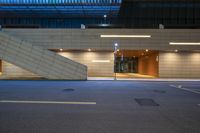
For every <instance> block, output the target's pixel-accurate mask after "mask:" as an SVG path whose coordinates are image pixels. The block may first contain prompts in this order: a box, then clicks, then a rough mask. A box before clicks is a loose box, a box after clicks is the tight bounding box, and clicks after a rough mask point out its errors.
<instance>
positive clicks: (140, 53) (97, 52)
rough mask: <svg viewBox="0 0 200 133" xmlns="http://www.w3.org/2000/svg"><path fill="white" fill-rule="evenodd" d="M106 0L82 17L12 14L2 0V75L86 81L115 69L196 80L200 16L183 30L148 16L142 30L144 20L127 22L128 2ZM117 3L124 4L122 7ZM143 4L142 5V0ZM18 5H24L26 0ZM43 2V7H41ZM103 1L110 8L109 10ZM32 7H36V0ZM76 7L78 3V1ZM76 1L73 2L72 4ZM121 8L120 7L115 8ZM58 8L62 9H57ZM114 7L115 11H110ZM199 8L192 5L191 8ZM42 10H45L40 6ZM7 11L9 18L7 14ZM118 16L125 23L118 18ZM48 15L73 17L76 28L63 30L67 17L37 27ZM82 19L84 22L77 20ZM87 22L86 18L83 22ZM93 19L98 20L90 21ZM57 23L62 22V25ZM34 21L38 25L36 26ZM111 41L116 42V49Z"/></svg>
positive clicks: (199, 75) (199, 62) (199, 59)
mask: <svg viewBox="0 0 200 133" xmlns="http://www.w3.org/2000/svg"><path fill="white" fill-rule="evenodd" d="M58 1H59V0H58ZM5 2H6V0H5ZM60 2H62V1H60ZM110 2H111V4H110V3H103V5H104V6H105V7H104V8H105V9H104V8H101V7H102V6H103V5H101V4H100V3H99V4H100V5H99V6H100V8H101V10H100V11H99V12H96V14H92V13H91V12H89V11H90V10H89V7H88V8H87V9H85V10H84V11H85V12H84V14H85V15H86V14H87V15H86V16H85V17H83V18H82V17H81V15H80V14H82V13H78V15H80V16H77V14H72V15H70V13H68V12H67V13H66V11H69V10H70V8H67V9H66V11H65V12H63V14H64V13H65V14H64V15H63V16H62V15H61V16H60V15H58V14H56V13H57V12H56V13H55V11H54V10H51V11H52V13H54V15H53V16H52V14H51V15H50V16H48V18H46V16H41V14H40V15H36V14H37V12H38V10H35V11H34V10H32V11H30V12H27V13H28V14H23V10H22V9H20V10H22V11H21V12H18V13H17V15H18V16H17V18H16V17H14V16H12V15H13V14H12V13H11V12H10V11H8V12H6V10H3V9H4V8H5V7H6V5H5V3H4V4H2V5H1V6H2V8H1V10H3V11H1V12H0V14H1V17H0V22H1V25H2V27H3V29H2V30H1V31H0V59H1V61H0V71H1V75H0V78H1V79H10V78H11V79H12V78H46V79H67V80H86V79H87V77H113V76H114V75H115V73H117V74H118V75H119V76H122V77H123V76H125V77H129V76H130V77H131V78H134V77H145V78H146V77H149V78H200V69H199V68H200V29H199V28H198V24H199V21H198V19H199V18H198V17H195V15H194V16H193V19H194V21H192V22H194V23H192V22H191V21H190V22H191V23H190V24H188V23H184V24H182V25H181V26H183V28H180V27H179V26H178V24H177V21H176V23H173V24H174V25H177V28H176V26H175V27H174V25H173V26H172V25H168V26H172V27H173V28H166V27H165V26H166V25H167V24H168V23H165V22H168V21H166V20H167V18H163V19H162V21H160V22H162V25H163V26H162V25H160V28H159V25H158V24H159V23H160V22H158V21H159V19H152V17H150V16H149V17H150V18H151V20H152V21H153V20H154V21H155V23H152V21H150V22H149V25H148V28H147V27H146V28H145V26H146V24H145V23H144V24H143V25H144V26H143V27H144V28H141V27H142V26H141V24H139V25H137V24H136V23H135V22H134V23H130V22H127V21H128V18H130V17H129V16H126V15H125V13H126V12H127V11H126V10H127V9H129V10H130V11H132V12H133V9H130V7H127V8H126V6H127V2H128V1H125V2H124V1H118V0H116V1H110ZM121 2H122V5H120V4H121ZM123 2H124V3H123ZM143 2H144V3H143V4H144V5H145V0H144V1H143ZM136 3H137V4H136ZM7 4H8V3H7ZM14 4H17V3H14ZM18 4H20V3H18ZM21 4H22V5H26V3H21ZM46 4H48V3H46ZM46 4H44V5H43V8H44V7H45V6H46ZM50 4H52V3H50ZM82 4H84V3H82ZM93 4H94V3H93ZM106 4H107V6H108V7H110V8H109V10H108V11H107V8H106ZM132 4H133V5H134V7H135V6H138V5H140V8H141V9H142V8H145V7H146V8H148V9H149V8H150V7H152V8H153V7H154V6H157V8H159V4H161V5H162V3H158V2H156V3H155V2H152V3H149V2H146V6H141V4H138V2H137V1H134V2H132ZM177 4H179V3H177V1H176V2H175V5H176V6H178V5H177ZM183 4H184V2H183V3H182V4H180V7H179V8H180V9H181V10H184V9H185V8H187V9H188V7H185V6H183ZM33 5H34V6H38V5H37V4H36V3H34V4H33ZM69 5H70V4H69ZM69 5H65V6H67V7H68V6H69ZM78 5H79V6H80V3H78ZM78 5H76V3H75V6H78ZM86 5H88V3H86ZM97 5H98V4H97ZM97 5H92V6H97ZM123 5H124V6H123ZM190 5H191V6H193V5H194V3H190ZM26 6H30V5H26ZM54 6H55V5H54ZM62 6H63V5H62ZM81 6H82V5H81ZM120 6H123V7H121V8H119V7H120ZM162 6H163V7H165V8H166V11H164V12H167V10H168V9H171V8H170V6H169V4H167V3H164V5H162ZM7 8H8V9H7V10H11V9H10V7H7ZM19 8H21V7H19ZM40 8H41V7H40ZM56 8H59V9H60V8H61V7H56ZM62 8H63V7H62ZM112 8H113V10H111V9H112ZM138 8H139V7H138ZM47 9H48V10H50V9H49V8H47ZM141 9H140V11H142V10H141ZM189 9H192V8H189ZM189 9H188V11H189V12H190V10H189ZM199 9H200V8H199V7H196V6H195V10H194V12H195V11H198V10H199ZM60 10H61V9H60ZM62 10H63V9H62ZM80 10H81V9H80ZM93 10H94V9H93ZM96 10H97V7H96ZM102 10H103V11H104V12H102ZM41 11H43V10H42V9H40V12H41ZM86 12H87V13H86ZM174 12H176V11H174ZM31 13H33V14H32V16H31V17H30V18H27V15H31ZM34 13H35V14H34ZM43 13H44V12H43ZM118 13H119V14H120V15H119V16H118V15H116V14H118ZM5 14H7V16H9V17H6V15H5ZM106 14H108V16H107V15H106ZM43 15H44V14H43ZM45 15H48V14H45ZM92 15H93V16H92ZM98 15H99V16H98ZM105 15H106V16H105ZM143 15H144V14H143ZM102 16H103V17H102ZM117 16H118V17H119V18H122V20H123V21H119V20H118V17H117ZM123 16H124V17H123ZM134 16H135V15H133V16H132V17H131V21H133V20H136V19H137V17H136V16H135V17H134ZM41 17H42V19H41ZM51 17H53V18H52V19H65V20H66V19H68V20H70V23H73V21H72V19H73V20H77V21H76V22H77V23H76V24H77V25H79V26H80V27H79V28H78V27H77V25H74V27H73V25H70V24H69V25H70V28H66V27H68V26H67V24H66V23H65V21H62V22H57V23H56V25H54V26H52V27H51V24H50V23H47V24H44V25H40V24H41V23H42V22H41V21H44V20H48V19H50V18H51ZM95 17H96V18H95ZM149 17H148V16H147V17H146V19H144V20H145V21H147V18H149ZM184 17H185V16H184ZM75 18H76V19H75ZM77 18H79V19H77ZM175 18H176V17H175ZM175 18H174V19H175ZM11 19H13V20H15V21H12V22H11V23H10V22H9V23H8V20H11ZM22 19H27V20H28V19H29V20H30V19H31V24H30V23H26V24H23V23H22V22H21V21H22ZM80 19H82V20H85V21H80ZM140 19H141V18H140ZM171 19H173V17H172V18H171ZM185 19H187V16H186V18H185ZM189 19H190V18H189ZM17 20H18V21H17ZM34 20H35V21H34ZM86 20H88V23H87V24H86ZM94 20H96V21H95V22H94ZM98 20H99V21H98ZM141 20H142V19H141ZM97 21H98V22H97ZM33 22H35V23H33ZM82 22H84V27H81V23H82ZM59 23H62V24H61V25H60V27H59ZM20 24H21V25H20ZM192 24H194V25H192ZM33 25H40V26H39V27H37V26H36V27H34V26H33ZM45 25H46V27H45ZM63 25H65V26H64V27H65V28H63ZM155 25H157V27H155ZM134 26H135V27H134ZM137 26H138V27H137ZM187 26H189V27H187ZM191 26H192V28H191ZM194 27H195V28H194ZM115 44H118V47H117V48H116V47H115Z"/></svg>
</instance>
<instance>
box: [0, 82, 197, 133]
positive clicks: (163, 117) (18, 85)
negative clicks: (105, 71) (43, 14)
mask: <svg viewBox="0 0 200 133" xmlns="http://www.w3.org/2000/svg"><path fill="white" fill-rule="evenodd" d="M184 88H186V89H184ZM190 90H192V91H190ZM198 92H200V82H144V81H0V133H200V105H199V104H200V94H199V93H198ZM136 99H137V100H139V103H138V102H137V101H136ZM142 100H143V101H142ZM90 103H92V104H90Z"/></svg>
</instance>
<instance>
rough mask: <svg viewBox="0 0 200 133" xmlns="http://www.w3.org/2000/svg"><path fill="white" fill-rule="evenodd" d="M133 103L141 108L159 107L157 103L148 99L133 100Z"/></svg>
mask: <svg viewBox="0 0 200 133" xmlns="http://www.w3.org/2000/svg"><path fill="white" fill-rule="evenodd" d="M135 101H136V102H137V103H138V104H139V105H141V106H159V104H158V103H156V102H155V101H154V100H153V99H150V98H135Z"/></svg>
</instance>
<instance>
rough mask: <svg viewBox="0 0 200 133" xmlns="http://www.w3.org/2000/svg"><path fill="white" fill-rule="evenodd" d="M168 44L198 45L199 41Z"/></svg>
mask: <svg viewBox="0 0 200 133" xmlns="http://www.w3.org/2000/svg"><path fill="white" fill-rule="evenodd" d="M169 44H170V45H200V42H170V43H169Z"/></svg>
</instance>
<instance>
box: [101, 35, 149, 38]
mask: <svg viewBox="0 0 200 133" xmlns="http://www.w3.org/2000/svg"><path fill="white" fill-rule="evenodd" d="M150 37H151V35H101V38H150Z"/></svg>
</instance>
